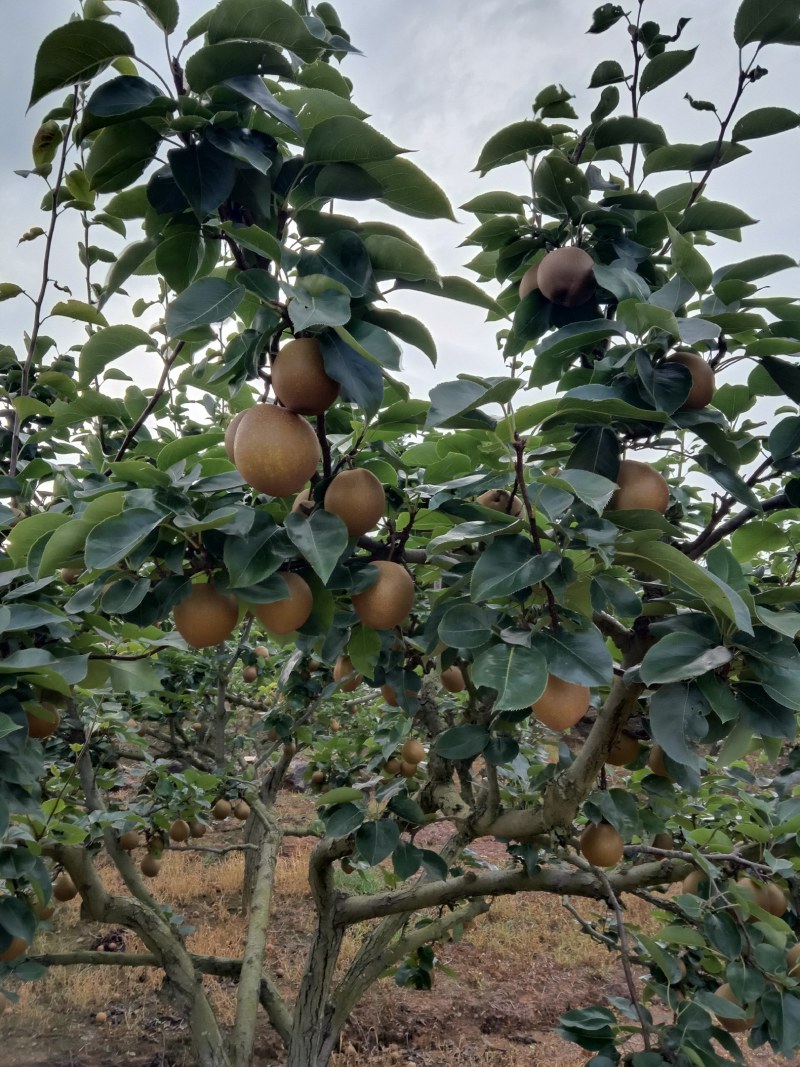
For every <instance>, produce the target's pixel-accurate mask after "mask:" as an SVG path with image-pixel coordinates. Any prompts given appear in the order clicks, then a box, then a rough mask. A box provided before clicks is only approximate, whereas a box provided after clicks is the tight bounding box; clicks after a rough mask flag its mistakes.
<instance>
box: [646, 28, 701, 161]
mask: <svg viewBox="0 0 800 1067" xmlns="http://www.w3.org/2000/svg"><path fill="white" fill-rule="evenodd" d="M696 51H697V48H696V47H695V48H688V49H685V50H682V49H675V48H674V49H672V50H671V51H669V52H662V53H661V54H660V55H657V56H654V57H653V58H652V59H651V60H650V62H649V63H648V64H647V66H646V67H645V68H644V70H643V71H642V73H641V77H640V78H639V88H640V90H641V92H642V93H649V92H652V90H653V89H656V88H658V86H659V85H663V84H664V82H666V81H669V79H670V78H674V77H675V75H676V74H680V72H681V71H682V70H683V69H684V68H685V67H688V66H689V64H690V63H691V62H692V60H693V59H694V54H695V52H696ZM661 143H663V142H661Z"/></svg>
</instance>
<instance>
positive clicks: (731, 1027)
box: [716, 982, 756, 1034]
mask: <svg viewBox="0 0 800 1067" xmlns="http://www.w3.org/2000/svg"><path fill="white" fill-rule="evenodd" d="M716 995H717V996H718V997H721V998H722V999H723V1000H727V1001H728V1002H729V1003H731V1004H736V1005H737V1006H738V1007H740V1008H741V1007H743V1006H744V1005H742V1004H740V1003H739V1001H738V1000H737V999H736V997H735V995H734V992H733V990H732V989H731V987H730V985H728V983H727V982H723V983H722V985H721V986H720V987H719V989H717V990H716ZM717 1021H718V1022H719V1025H720V1026H721V1027H723V1028H724V1029H725V1030H727V1031H728V1033H730V1034H742V1033H744V1031H745V1030H752V1029H753V1027H754V1026H755V1025H756V1017H755V1015H754V1016H752V1018H749V1019H731V1018H730V1017H729V1016H727V1015H717Z"/></svg>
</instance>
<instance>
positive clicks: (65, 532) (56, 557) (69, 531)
mask: <svg viewBox="0 0 800 1067" xmlns="http://www.w3.org/2000/svg"><path fill="white" fill-rule="evenodd" d="M93 526H94V523H92V522H87V521H86V520H85V519H70V521H69V522H65V523H63V525H61V526H59V527H58V528H57V529H56V530H54V531H53V533H52V534H51V536H50V537H49V538H48V541H47V544H46V545H45V547H44V552H43V553H42V556H41V559H40V560H39V567H38V570H37V575H38V577H39V578H44V577H45V576H46V575H48V574H53V573H54V572H55V570H56V568H57V567H60V566H62V565H63V564H64V563H67V562H68V561H69V560H71V559H73V558H74V557H75V556H79V557H81V558H82V557H83V546H84V544H85V543H86V538H87V537H88V536H89V533H90V532H91V530H92V528H93Z"/></svg>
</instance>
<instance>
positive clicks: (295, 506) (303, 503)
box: [292, 488, 316, 518]
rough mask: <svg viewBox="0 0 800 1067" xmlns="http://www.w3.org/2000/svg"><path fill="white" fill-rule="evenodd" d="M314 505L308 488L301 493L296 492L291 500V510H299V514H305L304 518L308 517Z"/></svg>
mask: <svg viewBox="0 0 800 1067" xmlns="http://www.w3.org/2000/svg"><path fill="white" fill-rule="evenodd" d="M315 507H316V504H315V503H314V501H313V499H312V497H311V489H310V488H309V489H304V490H303V491H302V492H301V493H298V494H297V496H296V497H295V498H294V500H293V501H292V511H299V512H300V514H301V515H305V516H306V518H308V516H309V515H310V514H311V512H312V511H313V510H314V508H315Z"/></svg>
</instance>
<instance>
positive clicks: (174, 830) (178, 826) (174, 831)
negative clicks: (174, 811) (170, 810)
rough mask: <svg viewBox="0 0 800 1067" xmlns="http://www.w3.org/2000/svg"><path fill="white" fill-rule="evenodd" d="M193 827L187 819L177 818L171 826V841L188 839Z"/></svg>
mask: <svg viewBox="0 0 800 1067" xmlns="http://www.w3.org/2000/svg"><path fill="white" fill-rule="evenodd" d="M191 832H192V831H191V828H190V826H189V824H188V822H186V820H185V819H176V820H175V822H173V823H172V825H171V826H170V828H169V837H170V841H177V842H179V843H180V842H182V841H188V840H189V837H190V835H191Z"/></svg>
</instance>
